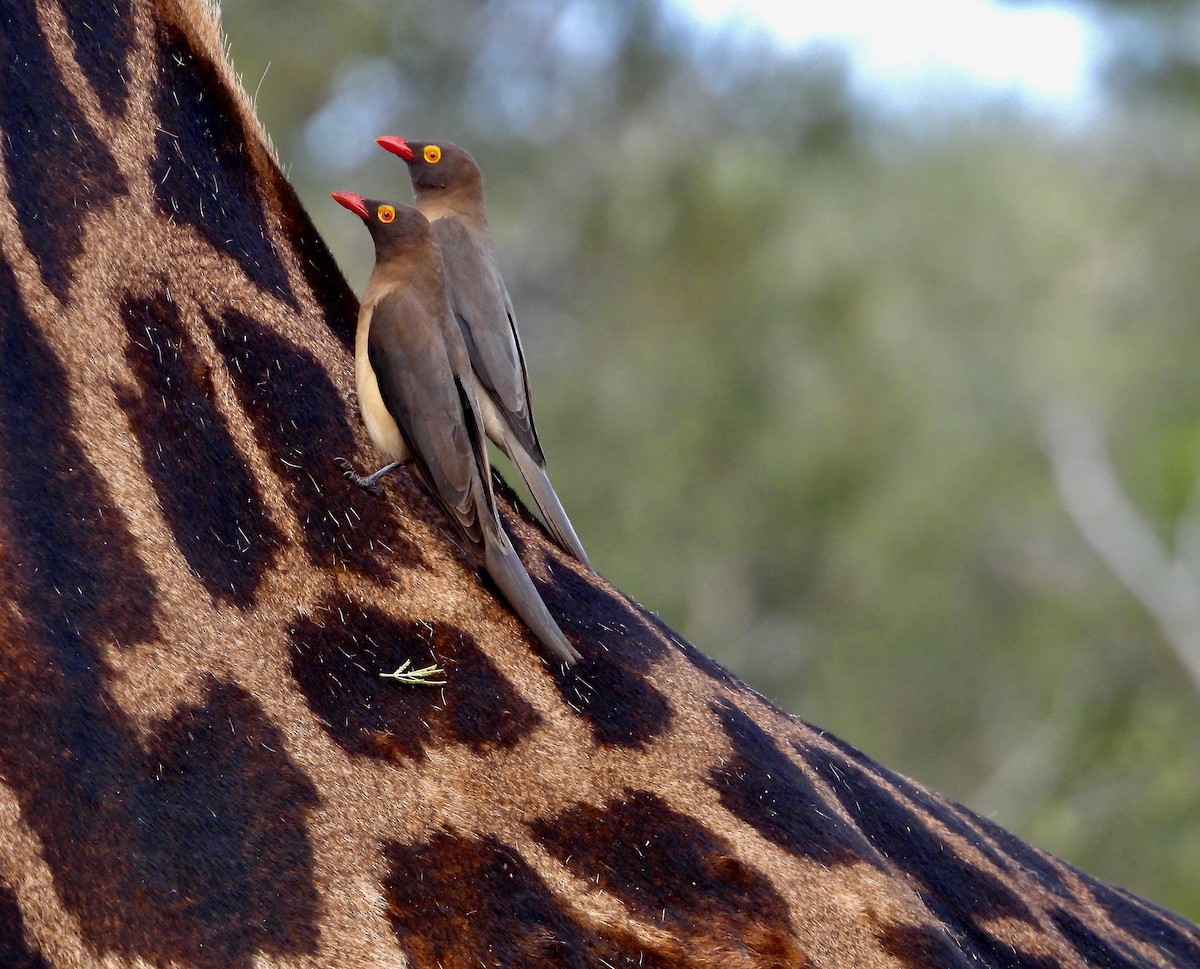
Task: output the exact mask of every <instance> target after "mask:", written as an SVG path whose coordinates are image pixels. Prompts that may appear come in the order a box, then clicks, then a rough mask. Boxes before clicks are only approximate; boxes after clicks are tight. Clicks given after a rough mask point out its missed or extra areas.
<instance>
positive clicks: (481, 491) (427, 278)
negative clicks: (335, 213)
mask: <svg viewBox="0 0 1200 969" xmlns="http://www.w3.org/2000/svg"><path fill="white" fill-rule="evenodd" d="M333 199H334V200H335V201H336V202H337V203H338V204H339V205H342V206H344V207H345V208H347V209H349V210H350V211H351V212H353V213H355V214H356V215H357V216H359V218H361V219H362V220H363V222H365V223H366V226H367V229H368V230H369V231H370V233H371V238H372V240H373V241H374V243H375V266H374V268H373V269H372V271H371V276H370V278H369V279H368V280H367V287H366V290H365V291H364V292H363V297H362V301H361V304H360V308H359V314H358V329H357V331H356V334H355V340H354V372H355V381H356V385H357V389H358V402H359V407H360V409H361V411H362V416H363V422H364V423H365V424H366V426H367V433H368V434H369V435H370V437H371V441H372V442H373V443H374V445H375V447H376V448H377V449H378V450H379V451H380V452H381V453H382V454H383V455H384V456H385V457H387V458H388V460H389V462H390V463H388V464H387V465H385V466H384V467H382V468H380V469H379V470H378V471H376V472H374V473H373V474H370V475H366V476H359V475H358V474H356V473H355V472H354V470H353V467H352V466H351V465H350V463H349V462H348V461H346V460H345V459H344V458H342V459H339V460H338V464H339V465H340V466H341V467H342V468H343V469H344V470H345V472H346V476H347V477H348V478H350V479H351V480H352V481H354V482H355V483H356V484H359V485H361V486H363V487H373V486H375V485H376V482H378V481H379V479H380V478H381V477H383V475H385V474H387V473H388V472H390V471H392V470H393V469H395V468H397V467H399V466H401V465H403V464H411V465H412V467H413V468H414V470H415V471H416V474H417V476H418V477H419V478H420V479H421V480H422V481H423V482H424V483H425V484H426V485H427V486H428V487H429V489H430V490H431V491H432V492H433V495H434V497H435V498H436V499H437V501H438V504H440V505H441V506H442V508H443V509H444V510H445V511H446V513H447V514H448V515H449V516H450V519H451V521H452V522H453V523H454V525H455V528H456V530H457V531H458V533H459V535H461V536H462V538H463V540H464V541H465V542H466V544H467V547H468V548H469V549H470V550H471V552H472V554H473V555H474V556H475V557H476V559H477V560H479V561H481V562H482V563H483V565H484V567H485V568H486V569H487V572H488V574H489V575H490V576H491V577H492V580H493V581H494V582H495V583H496V585H497V586H498V587H499V589H500V591H501V593H502V594H503V595H504V598H505V599H506V600H507V601H508V604H509V605H510V606H511V607H512V608H513V610H514V611H515V612H516V613H517V615H518V616H520V618H521V619H522V621H523V622H524V623H525V625H526V626H527V627H528V628H529V629H530V631H531V632H533V634H534V635H535V636H536V637H537V638H538V639H539V640H540V641H541V642H542V644H543V645H545V646H546V647H547V648H548V649H549V650H550V651H551V652H552V653H553V654H554V655H555V656H556V657H557V658H558V659H559V660H561V661H562V662H563V663H565V664H567V665H571V664H572V663H574V662H576V661H577V660H578V659H579V658H580V656H579V653H578V652H577V651H576V650H575V648H574V647H573V646H572V645H571V644H570V642H568V640H567V638H566V636H565V635H564V634H563V631H562V630H561V629H560V628H559V626H558V624H557V623H556V622H555V621H554V619H553V617H552V616H551V615H550V612H549V610H548V609H547V608H546V604H545V603H544V602H543V601H542V598H541V596H540V595H539V594H538V591H537V589H536V587H535V586H534V584H533V580H532V579H530V577H529V573H528V572H526V571H525V566H524V565H523V564H522V563H521V560H520V558H518V556H517V553H516V551H515V550H514V549H513V546H512V542H511V541H510V540H509V538H508V535H507V534H506V533H505V531H504V527H503V525H501V523H500V518H499V515H498V513H497V510H496V499H495V496H494V494H493V493H492V482H491V469H490V465H489V464H488V459H487V445H486V443H485V441H484V429H483V417H482V415H481V413H480V408H479V402H478V400H477V398H476V395H475V389H474V380H473V378H472V375H471V361H470V357H469V356H468V354H467V348H466V344H465V342H464V341H463V337H462V333H461V331H460V330H459V328H458V326H457V324H456V323H455V322H454V315H453V312H452V310H451V309H450V300H449V297H448V295H447V293H446V285H445V278H444V273H443V269H442V262H441V257H440V255H439V252H438V243H437V240H436V239H435V238H434V235H433V232H432V230H431V229H430V226H429V222H428V220H427V219H426V218H425V216H423V215H422V214H421V213H420V212H418V211H417V210H416V209H414V208H412V207H411V206H406V205H400V204H398V203H395V202H389V201H380V200H374V199H365V198H363V196H361V195H358V194H356V193H354V192H334V193H333Z"/></svg>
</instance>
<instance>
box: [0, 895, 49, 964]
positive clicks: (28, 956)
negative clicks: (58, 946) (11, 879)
mask: <svg viewBox="0 0 1200 969" xmlns="http://www.w3.org/2000/svg"><path fill="white" fill-rule="evenodd" d="M0 966H4V967H5V969H50V963H48V962H47V961H46V960H45V959H43V958H42V954H41V953H40V952H37V951H36V950H35V949H34V948H33V947H32V946H31V945H30V943H29V940H28V939H26V938H25V920H24V919H22V918H21V909H20V908H19V907H18V906H17V896H16V895H14V894H13V893H12V892H11V891H9V890H8V889H7V888H6V887H5V886H4V885H0Z"/></svg>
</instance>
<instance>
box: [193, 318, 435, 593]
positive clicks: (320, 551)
mask: <svg viewBox="0 0 1200 969" xmlns="http://www.w3.org/2000/svg"><path fill="white" fill-rule="evenodd" d="M205 322H206V323H207V324H208V328H209V332H210V333H211V335H212V338H213V342H214V344H216V347H217V350H218V351H219V352H220V353H221V355H222V356H223V357H224V358H225V363H226V367H227V370H228V373H229V376H230V379H231V380H232V382H233V388H234V393H235V394H236V395H237V398H238V403H239V404H241V406H242V410H243V411H244V412H245V413H246V414H247V416H248V417H249V419H250V427H251V428H252V430H253V432H254V440H255V442H256V443H257V444H258V446H259V447H260V448H261V449H262V451H263V454H264V455H265V457H266V459H267V462H268V463H269V464H270V466H271V469H272V470H273V471H274V472H275V474H277V475H278V476H279V478H280V479H281V480H282V481H284V482H286V485H285V487H284V488H283V496H284V498H285V499H286V500H287V502H288V504H289V505H290V506H291V507H292V509H293V511H294V512H295V514H296V518H297V519H298V520H299V521H300V523H301V525H302V532H301V536H302V538H301V541H302V544H303V546H304V550H305V552H306V553H307V555H308V558H309V561H311V562H312V563H313V565H315V566H317V567H319V568H348V569H350V570H351V571H354V572H357V573H358V574H359V575H367V576H370V577H372V578H374V579H377V580H381V581H382V580H384V579H388V578H390V577H391V576H392V575H393V574H394V572H393V569H394V568H395V566H396V565H401V566H403V567H405V568H416V567H421V566H426V565H427V562H426V560H425V557H424V555H422V553H421V549H420V547H419V546H418V545H417V544H416V543H415V542H413V541H411V540H410V539H408V538H407V537H405V535H404V534H403V533H402V532H401V529H400V521H399V519H398V518H397V516H396V513H395V510H394V507H393V505H392V503H391V502H389V501H387V500H385V499H381V498H379V497H376V496H375V495H369V494H367V493H366V492H364V491H363V490H362V489H361V488H357V487H355V486H353V485H351V484H350V483H349V482H347V481H346V479H345V478H344V477H343V475H342V472H341V470H340V469H339V468H338V466H337V465H336V464H334V462H333V459H334V458H335V457H337V456H339V455H350V454H353V453H354V452H355V449H356V447H357V444H356V442H355V439H354V434H353V432H352V431H351V429H350V424H349V422H348V420H347V417H346V399H345V397H343V396H342V395H341V394H339V393H338V390H337V388H336V387H335V386H334V385H333V382H332V381H331V380H330V379H329V373H328V371H327V370H326V368H325V367H323V366H322V365H321V363H320V361H318V360H317V359H316V357H314V356H313V355H312V354H311V353H309V352H308V351H307V350H304V349H303V348H301V347H298V346H296V344H295V343H292V342H290V341H288V340H286V339H284V338H283V337H282V336H281V335H280V334H279V333H278V332H276V331H274V330H271V329H268V328H267V327H266V326H264V325H262V324H261V323H259V322H258V321H257V320H253V319H251V318H250V317H248V316H246V315H244V314H242V313H239V312H238V311H237V310H226V311H225V313H224V314H223V315H222V317H221V319H220V320H219V321H218V320H214V319H212V318H211V317H209V316H208V315H207V314H206V315H205Z"/></svg>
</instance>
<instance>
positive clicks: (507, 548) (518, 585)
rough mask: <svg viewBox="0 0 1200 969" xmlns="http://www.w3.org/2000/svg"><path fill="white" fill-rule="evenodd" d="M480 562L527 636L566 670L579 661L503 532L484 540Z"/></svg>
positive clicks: (577, 655)
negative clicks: (526, 628)
mask: <svg viewBox="0 0 1200 969" xmlns="http://www.w3.org/2000/svg"><path fill="white" fill-rule="evenodd" d="M483 559H484V565H485V566H486V567H487V570H488V574H489V575H490V576H491V577H492V581H493V582H495V583H496V585H498V586H499V587H500V591H501V592H502V593H503V594H504V598H505V599H507V600H508V604H509V605H510V606H512V609H513V612H515V613H516V614H517V615H518V616H520V617H521V621H522V622H524V623H525V625H526V626H528V627H529V630H530V632H532V633H533V634H534V635H535V636H537V638H538V639H539V640H541V642H542V644H543V645H545V646H546V647H547V648H548V649H549V650H550V651H551V652H553V653H554V654H555V655H556V656H558V658H559V659H561V660H562V661H563V662H564V663H566V664H567V665H568V666H570V665H571V664H572V663H574V662H575V661H576V660H577V659H579V658H580V657H579V653H577V652H576V651H575V648H574V647H573V646H572V645H571V644H570V643H569V642H568V641H567V637H566V636H564V635H563V631H562V630H561V629H559V628H558V623H556V622H555V621H554V617H553V616H551V615H550V610H549V609H547V608H546V604H545V603H544V602H542V597H541V596H540V595H539V594H538V591H537V588H536V587H535V586H534V584H533V580H532V579H531V578H530V577H529V573H528V572H526V571H525V566H524V565H522V564H521V560H520V559H519V558H518V557H517V553H516V551H514V549H513V547H512V543H511V542H509V540H508V536H507V535H505V534H504V530H503V528H500V529H499V534H498V535H495V536H492V535H489V536H487V537H486V538H485V540H484V554H483Z"/></svg>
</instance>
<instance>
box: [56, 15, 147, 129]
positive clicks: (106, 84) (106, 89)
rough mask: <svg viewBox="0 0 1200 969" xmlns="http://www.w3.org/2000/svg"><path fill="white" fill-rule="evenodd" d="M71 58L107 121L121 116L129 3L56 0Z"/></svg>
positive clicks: (130, 30)
mask: <svg viewBox="0 0 1200 969" xmlns="http://www.w3.org/2000/svg"><path fill="white" fill-rule="evenodd" d="M59 7H60V9H61V10H62V13H63V16H64V17H65V18H66V21H67V31H68V33H70V35H71V40H72V41H74V43H75V59H76V61H78V62H79V66H80V67H82V68H83V72H84V73H85V74H86V75H87V77H88V80H89V81H90V82H91V85H92V90H94V91H95V92H96V100H97V101H99V102H100V107H101V108H102V109H103V110H104V113H105V114H107V115H108V116H109V117H110V118H116V117H119V116H121V115H123V114H124V113H125V105H126V102H127V101H128V99H129V80H128V78H127V76H126V75H127V74H128V73H129V49H130V46H131V45H132V43H133V11H132V9H131V8H130V5H129V0H68V2H62V0H60V3H59Z"/></svg>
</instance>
